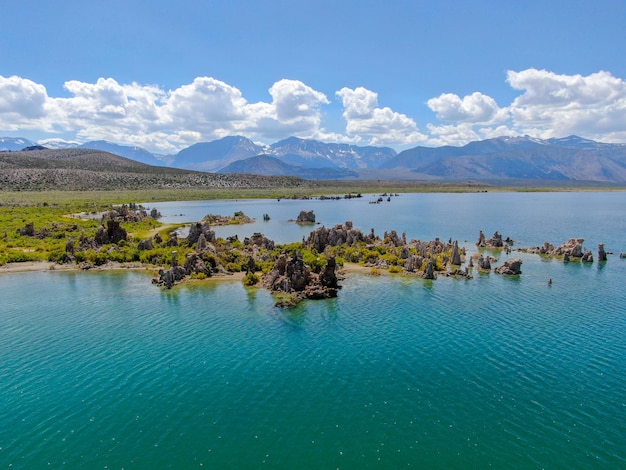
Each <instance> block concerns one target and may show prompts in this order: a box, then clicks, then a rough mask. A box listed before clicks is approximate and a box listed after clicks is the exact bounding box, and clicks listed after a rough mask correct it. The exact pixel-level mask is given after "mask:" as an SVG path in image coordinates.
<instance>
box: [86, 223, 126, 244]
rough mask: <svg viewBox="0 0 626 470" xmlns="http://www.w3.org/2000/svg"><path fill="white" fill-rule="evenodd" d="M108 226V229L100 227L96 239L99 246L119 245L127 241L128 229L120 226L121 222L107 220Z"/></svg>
mask: <svg viewBox="0 0 626 470" xmlns="http://www.w3.org/2000/svg"><path fill="white" fill-rule="evenodd" d="M106 224H107V227H106V229H105V228H104V226H102V225H101V226H100V227H98V231H97V232H96V236H95V239H94V241H95V243H96V245H97V246H102V245H106V244H108V243H119V242H121V241H122V240H126V239H127V236H128V234H127V233H126V229H124V228H123V227H121V226H120V222H119V220H115V219H107V220H106Z"/></svg>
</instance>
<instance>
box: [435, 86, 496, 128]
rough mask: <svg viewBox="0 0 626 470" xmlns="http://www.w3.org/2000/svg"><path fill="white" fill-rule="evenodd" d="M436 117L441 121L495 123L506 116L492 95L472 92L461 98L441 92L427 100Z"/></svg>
mask: <svg viewBox="0 0 626 470" xmlns="http://www.w3.org/2000/svg"><path fill="white" fill-rule="evenodd" d="M427 104H428V107H429V108H430V109H432V110H433V111H434V112H435V113H436V115H437V119H440V120H442V121H460V122H472V123H483V124H489V123H495V122H501V121H503V120H505V119H506V118H507V112H506V110H505V109H501V108H500V107H499V106H498V104H497V103H496V100H494V99H493V98H492V97H490V96H487V95H483V94H482V93H479V92H474V93H472V94H471V95H468V96H464V97H463V98H461V97H459V96H458V95H455V94H453V93H442V94H441V95H439V96H438V97H437V98H431V99H429V100H428V101H427Z"/></svg>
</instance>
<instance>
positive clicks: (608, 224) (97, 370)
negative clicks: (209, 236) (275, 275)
mask: <svg viewBox="0 0 626 470" xmlns="http://www.w3.org/2000/svg"><path fill="white" fill-rule="evenodd" d="M369 199H370V198H369V197H365V198H363V199H361V200H347V201H285V200H283V201H280V202H278V201H267V200H265V201H258V200H255V201H205V202H202V203H195V204H197V210H198V212H199V213H200V212H201V213H200V215H198V216H196V214H195V213H193V210H192V208H193V207H194V204H187V203H179V205H178V206H174V205H169V206H168V205H163V206H161V205H156V206H157V207H159V210H161V212H163V213H164V215H166V217H172V218H173V219H175V220H176V219H182V218H189V221H195V220H199V219H200V218H202V216H203V215H206V214H207V213H221V214H226V215H228V214H230V213H232V212H234V211H236V210H243V211H244V212H245V213H246V214H247V215H249V216H251V217H256V218H257V220H262V214H263V213H269V214H270V216H271V221H270V222H271V223H268V224H266V225H263V223H262V222H257V224H255V227H237V228H233V227H226V228H225V229H229V230H230V231H232V230H236V231H239V230H242V232H239V233H240V234H241V237H243V236H246V232H245V231H246V230H252V232H254V231H261V232H264V233H266V232H267V230H262V228H263V227H264V226H265V227H266V228H269V229H271V230H274V229H275V232H276V234H278V235H279V236H275V235H272V234H271V233H269V234H268V233H266V235H267V236H269V237H270V238H274V239H277V241H279V242H284V241H296V240H299V239H301V238H302V235H301V234H300V232H299V231H300V230H301V229H302V227H299V226H296V225H295V224H289V223H288V222H286V220H287V219H288V218H295V217H296V216H297V214H298V212H299V210H310V209H313V210H315V212H316V214H317V215H318V220H320V221H322V222H323V223H324V224H325V225H327V226H329V225H334V224H335V223H342V222H344V221H345V220H352V221H353V222H354V225H355V227H359V228H361V229H362V230H363V231H369V229H370V228H372V227H373V228H375V230H376V232H377V233H380V234H382V232H383V231H385V230H391V229H396V230H398V232H399V233H401V232H402V231H404V230H406V231H407V236H408V237H409V238H418V239H422V240H429V239H432V238H434V237H436V236H438V237H440V238H442V239H447V238H449V237H452V238H453V239H458V240H460V241H463V240H469V241H468V242H467V243H466V246H467V248H468V249H472V250H473V249H475V248H473V247H472V244H473V242H475V240H476V238H477V236H478V231H479V230H481V229H482V230H484V231H485V233H486V234H487V236H490V235H491V234H492V233H493V232H494V231H495V230H499V231H500V232H501V233H502V234H503V235H504V236H505V237H506V236H511V238H513V239H515V240H516V241H517V242H518V243H517V245H521V246H532V245H541V244H542V243H543V242H544V241H546V240H548V241H551V242H553V243H555V244H560V243H562V242H563V241H565V240H566V239H568V238H570V237H582V238H585V239H586V241H585V246H586V247H587V248H589V249H591V250H592V251H593V253H594V255H597V243H599V242H604V243H605V244H606V249H607V250H610V251H614V252H615V254H614V255H610V256H609V260H608V262H606V263H597V262H594V263H593V264H591V265H581V264H580V263H570V264H564V263H563V262H561V261H559V260H551V259H543V258H541V257H539V256H535V255H527V254H519V253H516V252H513V253H511V254H510V255H508V257H509V258H513V257H521V258H522V259H523V262H524V264H523V265H522V271H523V274H522V275H521V276H519V277H512V278H509V277H504V276H499V275H496V274H494V273H490V274H485V275H479V274H477V273H475V276H474V278H473V279H471V280H465V279H452V278H443V277H440V278H439V279H437V280H435V281H424V280H421V279H415V278H409V277H402V276H370V275H363V274H350V275H348V276H347V278H346V279H345V280H344V281H343V282H342V284H343V286H344V287H343V289H342V290H341V291H340V292H339V297H338V298H336V299H332V300H328V301H314V302H305V303H302V304H300V305H299V306H298V307H296V308H294V309H278V308H276V307H274V301H273V299H272V297H271V296H270V294H269V293H268V292H266V291H264V290H262V289H248V288H245V287H244V286H243V285H242V284H241V283H239V282H229V281H225V282H220V283H210V284H207V285H197V284H194V285H186V286H181V287H178V288H176V289H174V290H171V291H161V290H159V289H158V288H156V287H154V286H152V285H151V284H150V276H149V275H147V274H146V273H142V272H129V273H117V272H105V273H89V272H87V273H73V272H69V273H68V272H39V273H19V274H11V275H2V276H0V292H1V293H2V298H3V307H2V311H1V313H0V357H1V358H2V361H1V363H0V384H1V385H0V419H1V420H2V423H3V425H2V427H0V465H1V466H2V467H5V468H6V467H9V466H10V465H12V466H13V468H40V467H43V466H50V467H53V468H58V467H62V466H65V467H67V468H77V467H80V468H105V467H107V468H198V467H200V466H204V467H209V468H256V467H263V466H267V467H268V468H302V467H307V468H398V467H418V468H485V467H488V466H492V467H495V468H510V467H513V468H555V467H556V468H620V467H624V466H626V451H625V450H624V449H626V388H625V386H624V378H625V377H626V313H625V312H626V309H625V308H624V305H626V292H625V289H624V285H625V284H624V279H626V260H622V259H620V258H619V257H618V253H619V252H620V251H626V193H558V194H555V193H549V194H536V193H532V194H531V193H526V194H524V193H521V194H520V193H512V194H491V193H489V194H473V195H472V194H470V195H450V194H448V195H446V194H440V195H436V194H428V195H401V196H399V197H397V198H392V201H391V202H389V203H386V202H385V203H384V204H387V205H384V204H379V205H370V204H368V200H369ZM285 202H288V203H289V204H283V203H285ZM281 204H283V205H282V206H280V205H281ZM276 206H278V207H280V208H282V209H280V210H279V209H278V208H277V207H276ZM168 207H171V208H172V214H174V213H179V214H180V213H182V212H184V213H185V214H187V215H185V216H184V217H183V216H175V215H171V214H170V215H168V214H167V213H166V212H167V208H168ZM253 208H255V209H253ZM280 211H283V212H280ZM257 212H258V214H257ZM259 214H260V215H259ZM179 221H181V220H179ZM273 224H276V225H275V228H272V227H274V225H273ZM280 227H283V228H282V231H281V230H280ZM294 227H295V228H294ZM311 229H312V227H308V228H307V229H306V231H305V233H306V234H308V232H309V231H310V230H311ZM271 230H270V231H271ZM292 230H297V231H298V233H297V235H296V236H295V237H293V238H291V239H290V240H281V239H280V236H287V235H286V232H289V231H292ZM252 232H250V233H252ZM289 233H291V232H289ZM229 234H231V233H229ZM281 234H282V235H281ZM290 236H292V235H290ZM497 256H498V257H499V258H500V261H499V262H498V263H496V265H499V264H500V263H501V262H502V261H504V260H505V259H507V255H504V254H498V255H497ZM548 279H552V280H553V283H552V285H551V286H549V285H548V283H547V280H548Z"/></svg>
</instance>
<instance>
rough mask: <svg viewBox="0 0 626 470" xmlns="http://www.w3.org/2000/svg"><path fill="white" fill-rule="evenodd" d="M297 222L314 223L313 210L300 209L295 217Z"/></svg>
mask: <svg viewBox="0 0 626 470" xmlns="http://www.w3.org/2000/svg"><path fill="white" fill-rule="evenodd" d="M296 223H297V224H314V223H315V213H314V212H313V211H300V214H298V218H297V219H296Z"/></svg>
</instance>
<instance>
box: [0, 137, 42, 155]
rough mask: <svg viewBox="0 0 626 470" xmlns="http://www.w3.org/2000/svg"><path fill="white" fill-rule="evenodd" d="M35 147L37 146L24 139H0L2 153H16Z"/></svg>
mask: <svg viewBox="0 0 626 470" xmlns="http://www.w3.org/2000/svg"><path fill="white" fill-rule="evenodd" d="M33 145H37V144H36V143H35V142H31V141H30V140H28V139H24V138H23V137H0V152H15V151H17V150H22V149H23V148H24V147H32V146H33Z"/></svg>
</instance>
